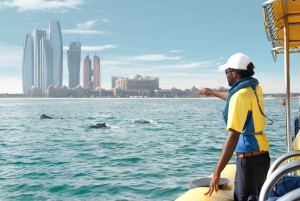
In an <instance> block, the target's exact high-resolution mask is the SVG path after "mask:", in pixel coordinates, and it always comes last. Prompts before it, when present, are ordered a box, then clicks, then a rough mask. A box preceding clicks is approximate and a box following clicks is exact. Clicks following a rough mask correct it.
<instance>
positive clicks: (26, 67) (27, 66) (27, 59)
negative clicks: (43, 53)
mask: <svg viewBox="0 0 300 201" xmlns="http://www.w3.org/2000/svg"><path fill="white" fill-rule="evenodd" d="M22 82H23V94H27V89H29V88H30V87H32V86H33V37H32V35H31V34H25V37H24V44H23V62H22Z"/></svg>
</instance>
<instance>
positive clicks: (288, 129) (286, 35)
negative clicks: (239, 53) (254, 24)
mask: <svg viewBox="0 0 300 201" xmlns="http://www.w3.org/2000/svg"><path fill="white" fill-rule="evenodd" d="M284 3H285V2H284ZM283 19H284V63H285V87H286V95H285V104H286V105H285V110H286V111H285V112H286V140H287V141H286V143H287V146H286V147H287V152H289V151H292V135H291V92H290V46H289V42H290V41H289V22H288V16H287V14H286V13H285V16H284V18H283Z"/></svg>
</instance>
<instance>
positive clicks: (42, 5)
mask: <svg viewBox="0 0 300 201" xmlns="http://www.w3.org/2000/svg"><path fill="white" fill-rule="evenodd" d="M82 4H84V0H52V1H51V0H50V1H49V0H30V1H28V0H27V1H26V2H25V1H24V0H4V1H2V2H0V9H4V8H17V9H18V11H21V12H25V11H50V12H67V11H68V10H69V9H79V7H78V6H80V5H82Z"/></svg>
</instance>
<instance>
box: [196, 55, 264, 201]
mask: <svg viewBox="0 0 300 201" xmlns="http://www.w3.org/2000/svg"><path fill="white" fill-rule="evenodd" d="M219 69H220V70H225V74H226V78H227V81H228V85H229V86H231V89H230V90H229V92H228V93H227V92H218V91H214V90H211V89H209V88H203V89H200V90H199V91H198V93H199V94H203V95H204V96H205V97H208V96H210V95H214V96H217V97H219V98H221V99H223V100H226V104H225V108H224V111H223V114H222V115H223V119H224V121H225V123H226V125H227V126H226V129H227V131H228V137H227V139H226V141H225V143H224V145H223V149H222V153H221V155H220V158H219V161H218V163H217V165H216V167H215V170H214V173H213V176H212V179H211V182H210V187H209V189H208V191H207V192H206V193H205V195H208V196H211V194H212V193H213V192H214V191H215V192H218V190H219V181H220V174H221V172H222V171H223V169H224V168H225V166H226V165H227V163H228V162H229V160H230V158H231V156H232V154H233V152H234V151H235V153H236V155H237V161H236V168H237V169H236V175H235V189H234V200H235V201H244V200H245V201H256V200H258V197H259V193H260V190H261V187H262V185H263V183H264V181H265V179H266V176H267V173H268V170H269V167H270V156H269V153H268V151H269V143H268V139H267V137H266V135H265V134H264V131H263V130H264V128H265V126H266V119H265V114H264V99H263V94H262V89H261V87H260V86H259V85H258V81H257V80H256V79H255V78H253V77H252V76H253V75H254V71H253V70H254V65H253V63H252V61H251V59H250V58H249V57H248V56H247V55H245V54H242V53H237V54H234V55H232V56H231V57H230V58H229V59H228V61H227V63H226V64H224V65H222V66H220V67H219Z"/></svg>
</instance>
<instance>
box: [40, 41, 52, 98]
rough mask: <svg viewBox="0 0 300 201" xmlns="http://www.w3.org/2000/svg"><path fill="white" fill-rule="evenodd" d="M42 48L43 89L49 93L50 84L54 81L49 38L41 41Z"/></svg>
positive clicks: (43, 91) (44, 92)
mask: <svg viewBox="0 0 300 201" xmlns="http://www.w3.org/2000/svg"><path fill="white" fill-rule="evenodd" d="M40 45H41V46H40V50H41V58H40V59H41V71H42V73H41V74H42V82H41V89H42V93H43V94H46V93H47V88H48V86H50V85H51V83H52V68H51V66H50V63H51V62H50V52H49V50H50V48H49V40H48V39H46V38H42V39H41V42H40Z"/></svg>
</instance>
